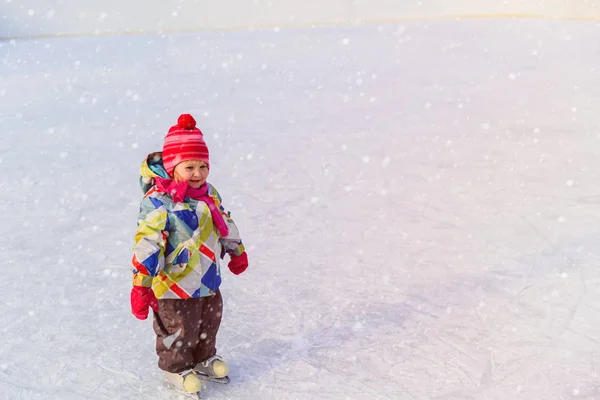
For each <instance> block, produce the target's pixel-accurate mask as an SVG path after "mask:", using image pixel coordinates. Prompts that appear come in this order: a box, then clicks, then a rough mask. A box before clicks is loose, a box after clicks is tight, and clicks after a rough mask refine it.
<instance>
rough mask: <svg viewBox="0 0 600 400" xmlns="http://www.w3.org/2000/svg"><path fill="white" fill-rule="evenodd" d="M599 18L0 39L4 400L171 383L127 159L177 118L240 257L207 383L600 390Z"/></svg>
mask: <svg viewBox="0 0 600 400" xmlns="http://www.w3.org/2000/svg"><path fill="white" fill-rule="evenodd" d="M599 33H600V28H599V27H598V26H597V24H596V23H594V22H564V21H563V22H559V21H534V20H530V21H511V20H469V21H439V22H421V23H410V24H404V25H398V24H385V25H363V26H352V27H350V26H349V27H329V28H315V29H310V28H306V29H304V28H303V29H300V28H297V29H293V28H282V29H280V30H269V31H255V32H244V31H239V32H226V33H198V34H179V35H174V34H173V35H164V36H158V35H148V36H126V37H81V38H63V39H44V40H19V41H13V42H0V57H1V60H2V61H1V63H0V76H1V77H2V78H1V81H0V129H1V132H2V133H1V136H0V168H1V169H2V171H3V173H2V175H1V177H0V190H1V192H0V215H1V216H2V221H3V223H2V224H1V225H0V237H1V238H2V240H1V241H0V251H1V252H2V254H3V255H4V258H3V259H4V264H3V267H2V268H1V271H2V278H1V282H2V283H1V287H2V298H1V299H0V306H1V307H0V337H1V339H2V340H0V398H1V399H7V400H8V399H10V400H16V399H20V400H25V399H27V400H29V399H44V400H47V399H61V400H68V399H134V398H135V399H168V400H174V399H181V398H183V397H182V395H179V394H177V393H174V392H172V391H171V390H170V389H169V388H168V387H167V386H166V385H165V384H163V382H162V381H161V378H160V373H159V370H158V369H157V367H156V356H155V353H154V350H153V345H154V343H153V342H154V336H153V332H152V329H151V322H150V320H147V321H138V320H136V319H135V318H134V317H133V316H132V315H131V314H130V312H129V290H130V286H131V275H130V266H129V261H130V258H131V246H132V244H133V238H132V235H133V232H134V229H135V224H136V219H137V210H138V204H139V201H140V199H141V191H140V190H139V189H138V186H137V179H138V175H137V174H138V168H139V165H140V163H141V161H142V159H143V158H144V157H145V155H146V154H147V153H149V152H152V151H155V150H159V149H160V148H161V146H162V138H163V136H164V134H165V133H166V131H167V129H168V128H169V126H171V125H172V124H174V123H175V121H176V119H177V116H178V115H179V114H181V113H184V112H191V113H192V114H193V115H194V116H196V119H197V120H198V123H199V126H200V128H201V129H202V130H203V131H204V133H205V135H206V138H207V142H208V144H209V147H210V149H211V151H212V170H211V177H210V181H211V182H212V183H213V184H214V185H215V186H216V187H217V188H218V189H219V191H220V192H221V194H222V195H223V197H224V200H225V206H226V207H227V208H228V209H230V210H231V211H232V214H233V216H234V218H235V220H236V222H237V224H238V225H239V227H240V229H241V231H242V233H243V235H244V240H245V243H246V245H247V247H248V248H249V256H250V261H251V266H250V268H249V269H248V270H247V272H246V273H244V274H243V275H240V276H239V277H236V276H234V275H232V274H231V273H229V271H228V270H227V269H226V268H225V269H224V272H223V273H224V275H225V276H224V284H223V288H222V291H223V294H224V299H225V314H224V321H223V325H222V329H221V331H220V336H219V343H218V347H219V352H220V353H221V354H222V355H223V356H224V357H225V358H226V359H227V360H228V361H229V363H230V366H231V377H232V383H231V384H230V385H228V386H218V385H212V386H210V387H209V388H208V389H207V390H206V391H205V393H204V397H205V398H206V399H215V400H216V399H229V400H238V399H277V400H282V399H311V400H312V399H401V400H408V399H444V400H446V399H457V400H458V399H460V400H467V399H494V400H496V399H497V400H505V399H515V400H520V399H527V400H533V399H535V400H546V399H547V400H558V399H594V398H596V399H598V398H600V383H598V382H599V378H600V376H599V375H600V374H599V373H598V370H597V364H598V363H600V272H599V269H598V266H599V260H600V250H599V249H598V243H599V242H600V209H599V207H598V206H599V205H600V186H599V184H598V182H599V181H600V162H598V157H599V156H600V124H599V123H600V117H599V116H598V107H599V106H600V98H599V96H598V93H600V53H599V52H598V46H597V42H598V41H597V38H598V35H599Z"/></svg>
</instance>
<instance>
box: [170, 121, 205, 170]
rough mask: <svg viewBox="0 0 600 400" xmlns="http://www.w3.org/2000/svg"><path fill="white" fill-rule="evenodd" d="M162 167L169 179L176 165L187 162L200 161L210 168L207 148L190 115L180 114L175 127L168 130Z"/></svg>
mask: <svg viewBox="0 0 600 400" xmlns="http://www.w3.org/2000/svg"><path fill="white" fill-rule="evenodd" d="M162 157H163V165H164V166H165V170H166V171H167V173H168V174H169V176H170V177H173V170H175V167H176V166H177V164H179V163H182V162H184V161H189V160H201V161H204V162H205V163H206V165H208V166H209V167H210V163H209V153H208V147H207V146H206V143H205V142H204V136H203V135H202V132H201V131H200V129H198V128H196V120H195V119H194V117H192V116H191V115H190V114H181V115H180V116H179V118H178V119H177V125H173V126H172V127H171V128H170V129H169V133H167V136H165V143H164V145H163V151H162Z"/></svg>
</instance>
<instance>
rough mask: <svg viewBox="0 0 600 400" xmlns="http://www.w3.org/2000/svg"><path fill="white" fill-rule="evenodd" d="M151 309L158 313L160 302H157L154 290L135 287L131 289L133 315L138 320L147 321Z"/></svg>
mask: <svg viewBox="0 0 600 400" xmlns="http://www.w3.org/2000/svg"><path fill="white" fill-rule="evenodd" d="M149 307H151V308H152V309H153V310H154V311H155V312H158V300H156V296H155V295H154V291H153V290H152V288H149V287H143V286H134V287H133V288H132V289H131V313H132V314H133V315H135V317H136V318H137V319H146V318H148V308H149Z"/></svg>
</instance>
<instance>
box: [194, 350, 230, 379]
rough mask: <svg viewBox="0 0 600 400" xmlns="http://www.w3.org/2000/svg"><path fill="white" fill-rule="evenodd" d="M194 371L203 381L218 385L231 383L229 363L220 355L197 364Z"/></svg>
mask: <svg viewBox="0 0 600 400" xmlns="http://www.w3.org/2000/svg"><path fill="white" fill-rule="evenodd" d="M194 371H195V372H196V373H197V376H198V377H199V378H200V379H202V380H207V381H210V382H216V383H229V381H230V379H229V377H228V376H227V374H228V373H229V368H228V367H227V363H226V362H225V361H223V359H222V358H221V356H219V355H214V356H212V357H211V358H209V359H208V360H205V361H203V362H201V363H198V364H196V366H194Z"/></svg>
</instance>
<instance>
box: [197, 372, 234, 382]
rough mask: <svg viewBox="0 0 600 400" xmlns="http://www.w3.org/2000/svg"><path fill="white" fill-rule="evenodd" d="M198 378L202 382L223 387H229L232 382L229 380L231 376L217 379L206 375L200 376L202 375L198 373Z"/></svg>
mask: <svg viewBox="0 0 600 400" xmlns="http://www.w3.org/2000/svg"><path fill="white" fill-rule="evenodd" d="M196 376H197V377H198V378H200V380H201V381H205V382H214V383H220V384H221V385H227V384H228V383H229V382H231V379H230V378H229V376H224V377H222V378H217V377H214V376H208V375H204V374H200V373H196Z"/></svg>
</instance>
